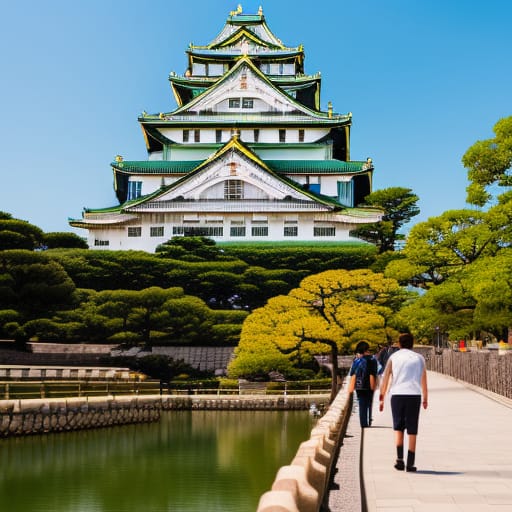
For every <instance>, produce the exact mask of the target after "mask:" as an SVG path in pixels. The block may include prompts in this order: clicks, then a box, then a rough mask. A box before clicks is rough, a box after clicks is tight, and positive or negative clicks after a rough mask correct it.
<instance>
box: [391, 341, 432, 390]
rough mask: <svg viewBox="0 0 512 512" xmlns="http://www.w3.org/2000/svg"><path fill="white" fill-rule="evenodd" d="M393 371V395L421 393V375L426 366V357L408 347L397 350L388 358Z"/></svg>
mask: <svg viewBox="0 0 512 512" xmlns="http://www.w3.org/2000/svg"><path fill="white" fill-rule="evenodd" d="M389 361H391V370H392V373H393V376H392V379H393V380H392V382H391V388H390V390H389V393H390V394H391V395H421V377H422V375H423V370H424V368H425V359H424V358H423V356H422V355H420V354H418V353H417V352H413V351H412V350H409V349H407V348H401V349H400V350H397V351H396V352H395V353H394V354H392V355H391V357H390V358H389V360H388V364H389Z"/></svg>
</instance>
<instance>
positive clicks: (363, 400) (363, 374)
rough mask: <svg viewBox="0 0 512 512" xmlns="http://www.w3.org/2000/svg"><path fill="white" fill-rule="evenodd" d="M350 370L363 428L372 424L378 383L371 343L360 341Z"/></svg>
mask: <svg viewBox="0 0 512 512" xmlns="http://www.w3.org/2000/svg"><path fill="white" fill-rule="evenodd" d="M355 352H356V357H355V358H354V361H353V362H352V366H351V368H350V371H349V374H348V375H349V378H350V381H349V385H348V391H349V393H353V392H354V391H355V392H356V395H357V402H358V404H359V422H360V424H361V428H366V427H369V426H371V423H372V402H373V392H374V389H375V386H376V383H377V360H376V359H375V358H374V357H373V356H372V355H371V354H370V345H369V344H368V342H366V341H360V342H359V343H358V344H357V346H356V350H355Z"/></svg>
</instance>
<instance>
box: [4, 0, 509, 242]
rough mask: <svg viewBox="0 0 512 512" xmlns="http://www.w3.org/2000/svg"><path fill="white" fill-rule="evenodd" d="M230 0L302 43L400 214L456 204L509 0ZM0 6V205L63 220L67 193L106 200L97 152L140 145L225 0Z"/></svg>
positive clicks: (130, 153)
mask: <svg viewBox="0 0 512 512" xmlns="http://www.w3.org/2000/svg"><path fill="white" fill-rule="evenodd" d="M241 3H242V7H243V11H244V12H246V13H255V12H256V11H257V9H258V7H259V5H262V7H263V11H264V14H265V17H266V19H267V23H268V25H269V26H270V28H271V30H272V31H273V32H274V33H275V34H276V36H277V37H279V38H280V39H281V40H282V41H283V43H284V44H286V45H288V46H297V45H299V44H303V45H304V48H305V52H306V61H305V68H306V73H316V72H317V71H321V72H322V78H323V81H322V108H323V109H324V110H325V109H326V108H327V103H328V102H329V101H332V103H333V107H334V110H335V111H336V112H339V113H347V112H352V113H353V126H352V145H351V157H352V159H353V160H363V159H366V158H367V157H371V158H372V159H373V161H374V165H375V175H374V190H376V189H381V188H386V187H391V186H400V187H407V188H411V189H412V190H413V192H414V193H416V194H417V195H418V196H419V197H420V202H419V206H420V208H421V214H420V215H419V216H418V217H416V218H415V220H414V222H419V221H423V220H426V219H428V218H429V217H432V216H437V215H439V214H441V213H442V212H443V211H446V210H448V209H452V208H462V207H464V206H465V188H466V185H467V181H466V171H465V169H464V168H463V166H462V164H461V157H462V155H463V154H464V152H465V151H466V150H467V149H468V147H469V146H471V145H472V144H473V143H474V142H475V141H476V140H479V139H486V138H489V137H492V136H493V133H492V127H493V125H494V124H495V122H496V121H497V120H498V119H500V118H502V117H506V116H509V115H512V104H511V100H512V94H511V91H512V86H511V84H512V65H511V54H512V43H511V39H510V20H511V19H512V2H510V1H509V0H487V1H486V2H468V1H465V0H423V1H411V0H364V1H362V0H327V1H325V0H324V1H320V2H311V1H307V0H266V1H263V0H262V1H254V0H250V1H247V0H246V1H242V2H241ZM2 5H3V6H2V7H0V13H1V15H2V20H3V24H2V31H1V32H0V66H1V68H0V69H1V76H2V78H1V80H0V98H1V102H2V117H1V121H0V151H1V158H0V173H1V176H2V185H3V186H2V187H1V189H0V210H3V211H7V212H9V213H11V214H12V215H13V216H14V217H16V218H21V219H24V220H28V221H29V222H32V223H33V224H36V225H38V226H39V227H41V228H42V229H43V230H45V231H74V230H73V229H72V228H70V227H69V226H68V223H67V219H68V217H72V218H79V217H80V216H81V211H82V208H83V207H91V208H101V207H107V206H112V205H114V204H116V199H115V195H114V192H113V188H112V171H111V168H110V165H109V164H110V162H111V161H113V159H114V157H115V155H116V154H121V155H123V157H124V158H125V159H127V160H144V159H146V157H147V154H146V149H145V145H144V141H143V138H142V132H141V130H140V127H139V124H138V122H137V116H138V115H139V114H140V113H141V112H142V111H143V110H146V111H147V112H149V113H155V112H161V111H172V110H174V108H176V103H175V101H174V97H173V95H172V92H171V89H170V86H169V82H168V80H167V77H168V74H169V72H170V71H176V72H177V73H183V72H184V70H185V66H186V56H185V53H184V52H185V50H186V48H187V46H188V44H189V43H190V42H193V43H195V44H207V43H208V42H210V41H211V40H212V39H213V38H214V37H215V36H216V35H217V34H218V33H219V32H220V30H221V28H222V27H223V25H224V22H225V20H226V18H227V16H228V14H229V11H231V10H233V9H236V6H237V5H238V2H236V1H232V0H195V1H193V2H182V1H178V0H152V1H151V2H143V1H142V0H138V1H136V0H82V1H78V0H77V1H74V2H70V1H69V0H46V1H39V0H17V1H16V2H4V3H3V4H2ZM409 227H410V226H409ZM76 232H78V233H80V234H82V235H85V232H84V231H80V230H77V231H76Z"/></svg>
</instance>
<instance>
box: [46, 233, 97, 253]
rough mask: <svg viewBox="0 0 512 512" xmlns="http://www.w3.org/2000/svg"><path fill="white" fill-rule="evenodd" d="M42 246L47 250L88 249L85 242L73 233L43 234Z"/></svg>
mask: <svg viewBox="0 0 512 512" xmlns="http://www.w3.org/2000/svg"><path fill="white" fill-rule="evenodd" d="M43 243H44V245H45V246H46V248H47V249H57V248H65V249H88V248H89V246H88V245H87V242H86V241H85V240H84V239H83V238H81V237H80V236H78V235H77V234H75V233H68V232H58V231H55V232H51V233H45V234H44V241H43Z"/></svg>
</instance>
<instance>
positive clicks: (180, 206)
mask: <svg viewBox="0 0 512 512" xmlns="http://www.w3.org/2000/svg"><path fill="white" fill-rule="evenodd" d="M162 210H178V211H187V212H248V213H250V212H282V211H301V210H308V211H309V210H313V211H319V212H322V211H323V212H326V211H329V208H328V207H327V206H323V205H320V204H318V203H314V202H312V201H257V200H254V201H224V200H219V201H211V200H199V201H148V202H146V203H143V204H140V205H136V206H132V207H130V209H129V211H130V212H137V211H160V212H161V211H162Z"/></svg>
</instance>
